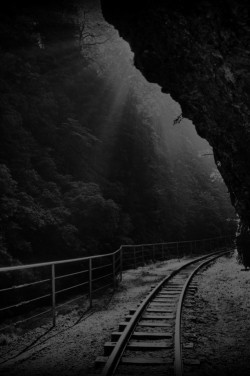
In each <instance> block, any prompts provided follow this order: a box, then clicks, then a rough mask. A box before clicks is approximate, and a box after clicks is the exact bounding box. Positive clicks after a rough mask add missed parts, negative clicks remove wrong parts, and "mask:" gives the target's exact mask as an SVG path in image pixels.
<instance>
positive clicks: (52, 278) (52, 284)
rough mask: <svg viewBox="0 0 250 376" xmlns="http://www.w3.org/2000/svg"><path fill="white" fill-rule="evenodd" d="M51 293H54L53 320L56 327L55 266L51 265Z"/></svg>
mask: <svg viewBox="0 0 250 376" xmlns="http://www.w3.org/2000/svg"><path fill="white" fill-rule="evenodd" d="M51 293H52V319H53V326H56V284H55V264H52V265H51Z"/></svg>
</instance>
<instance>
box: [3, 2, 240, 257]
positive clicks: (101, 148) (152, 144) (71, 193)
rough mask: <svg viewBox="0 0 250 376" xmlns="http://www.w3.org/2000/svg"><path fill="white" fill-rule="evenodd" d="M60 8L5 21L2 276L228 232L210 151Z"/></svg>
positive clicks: (11, 15)
mask: <svg viewBox="0 0 250 376" xmlns="http://www.w3.org/2000/svg"><path fill="white" fill-rule="evenodd" d="M59 3H60V8H59V10H58V9H56V8H55V9H52V8H51V9H50V10H49V11H48V9H42V8H39V11H38V8H37V9H36V10H34V9H28V10H23V11H20V9H18V11H17V12H15V11H14V10H13V9H10V11H9V12H7V13H5V14H3V13H2V14H1V29H0V42H1V50H0V52H1V54H0V66H1V71H0V90H1V99H0V108H1V111H0V114H1V115H0V116H1V120H0V122H1V124H0V195H1V201H0V264H6V263H11V262H16V261H15V260H20V261H22V262H31V261H34V260H45V259H50V260H51V259H55V258H65V257H77V256H80V255H87V254H93V253H102V252H107V251H112V250H114V249H115V248H116V247H118V246H119V245H120V244H121V243H132V242H136V243H138V242H160V241H164V240H165V241H169V240H176V239H187V238H202V237H210V236H217V235H221V234H224V233H225V232H228V231H230V230H231V229H232V228H233V225H232V223H231V222H227V221H226V219H227V218H230V217H232V216H233V211H232V208H231V206H230V203H229V200H228V197H227V192H226V189H225V186H224V184H223V183H222V181H221V179H220V178H218V177H217V174H216V171H214V168H215V167H214V164H213V161H212V160H211V159H210V158H209V157H208V158H203V157H200V155H198V152H199V151H201V150H202V149H203V150H204V143H203V141H197V140H196V141H195V142H194V141H193V139H192V136H191V133H192V132H191V131H190V130H188V123H187V122H186V123H185V121H184V122H183V123H181V124H179V125H178V124H177V125H175V127H173V126H172V124H173V120H174V117H173V119H172V120H171V115H169V113H168V112H169V111H170V110H169V109H168V108H167V104H166V102H165V101H166V100H165V99H164V97H163V95H162V94H160V92H157V93H155V96H156V97H155V98H156V99H155V102H157V106H155V107H156V108H154V106H153V105H152V101H153V99H152V98H153V94H154V93H153V91H154V90H153V89H152V93H151V94H150V93H149V91H148V90H150V89H148V86H147V85H146V84H145V85H144V86H143V90H141V89H140V87H139V86H140V85H139V83H140V82H141V81H140V80H142V78H141V77H140V75H139V74H138V76H136V74H137V73H136V72H135V71H133V74H132V76H133V77H132V79H128V77H129V75H131V72H132V67H130V68H129V65H128V64H129V63H128V62H126V64H127V65H126V66H125V68H126V69H127V70H128V71H127V72H126V74H125V73H124V71H123V70H122V69H123V68H124V64H123V63H122V62H124V55H122V54H121V53H120V50H119V48H120V49H122V47H121V46H120V47H119V48H118V49H117V48H114V49H113V50H112V49H111V50H110V44H109V45H108V46H107V47H105V46H103V43H104V44H105V42H103V43H102V42H101V43H100V46H102V48H106V50H105V58H103V60H102V61H101V62H100V61H99V60H100V56H101V55H102V53H103V50H100V49H97V48H96V49H95V48H92V47H91V46H89V45H91V43H87V42H86V43H85V44H84V42H85V41H82V40H81V37H82V36H80V37H79V28H80V27H81V23H80V22H79V21H77V22H76V18H75V16H74V13H73V12H74V10H72V9H70V10H69V9H67V8H66V7H65V6H63V2H59ZM83 22H85V20H84V21H83ZM77 33H78V34H77ZM91 38H92V39H91V41H93V37H91ZM79 42H81V43H79ZM93 45H94V46H95V41H94V43H93ZM97 46H99V42H98V41H97V42H96V47H97ZM98 48H99V47H98ZM109 50H110V51H109ZM118 52H119V53H118ZM108 53H110V55H108ZM107 56H110V57H107ZM115 57H116V58H115ZM98 59H99V60H98ZM97 62H99V64H97ZM111 62H112V63H111ZM114 66H117V67H118V68H116V70H115V69H114ZM119 67H120V68H119ZM129 69H131V70H129ZM111 72H112V74H111ZM118 81H119V82H120V83H122V90H120V91H118V86H119V85H117V82H118ZM132 81H133V84H132ZM120 86H121V85H120ZM146 96H150V101H151V102H150V103H149V102H148V101H147V100H146ZM114 103H115V104H116V105H115V106H114ZM189 126H190V125H189ZM178 127H179V129H180V130H178V131H177V132H176V131H175V130H176V128H178Z"/></svg>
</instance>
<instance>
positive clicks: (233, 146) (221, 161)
mask: <svg viewBox="0 0 250 376" xmlns="http://www.w3.org/2000/svg"><path fill="white" fill-rule="evenodd" d="M101 2H102V9H103V14H104V17H105V18H106V20H107V21H108V22H110V23H111V24H113V25H114V26H115V27H116V28H117V29H118V30H119V33H120V35H121V36H122V37H123V38H124V39H126V40H127V41H128V42H129V43H130V45H131V49H132V50H133V52H134V53H135V58H134V62H135V65H136V67H137V68H138V69H140V70H141V72H142V73H143V74H144V76H145V77H146V78H147V80H148V81H150V82H155V83H158V84H159V85H160V86H161V87H162V90H163V92H166V93H170V94H171V96H172V97H173V99H175V100H176V101H177V102H179V103H180V105H181V107H182V111H183V116H184V117H187V118H189V119H191V120H192V121H193V123H194V124H195V126H196V129H197V132H198V134H199V135H200V136H202V137H204V138H206V139H207V140H208V142H209V143H210V144H211V146H212V147H213V150H214V158H215V161H216V164H217V166H218V169H219V171H220V172H221V175H222V176H223V178H224V180H225V183H226V185H227V187H228V189H229V192H230V196H231V201H232V204H233V205H234V206H235V208H236V211H237V213H238V214H239V216H240V219H241V225H240V226H241V228H240V230H241V236H240V237H239V239H241V240H242V241H246V239H247V237H248V232H249V227H250V126H249V114H250V16H249V5H248V1H243V0H242V1H240V0H235V1H234V0H216V1H215V0H204V1H203V0H183V1H181V0H158V1H157V0H145V1H144V2H143V5H142V4H140V6H139V4H138V3H139V2H137V1H135V0H134V1H131V0H119V1H117V0H102V1H101ZM243 234H244V236H243Z"/></svg>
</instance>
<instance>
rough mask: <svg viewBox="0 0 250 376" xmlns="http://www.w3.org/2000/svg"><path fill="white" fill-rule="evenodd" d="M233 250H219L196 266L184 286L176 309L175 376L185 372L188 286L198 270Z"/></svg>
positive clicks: (180, 375)
mask: <svg viewBox="0 0 250 376" xmlns="http://www.w3.org/2000/svg"><path fill="white" fill-rule="evenodd" d="M231 252H232V250H231V251H219V252H217V255H209V256H208V257H209V259H208V260H205V261H204V262H203V263H201V264H200V265H198V266H197V268H195V269H194V270H193V271H192V272H191V274H190V276H189V277H188V279H187V280H186V282H185V285H184V286H183V288H182V291H181V295H180V298H179V301H178V305H177V311H176V319H175V337H174V371H175V376H182V374H183V360H182V344H181V314H182V308H183V303H184V299H185V296H186V293H187V290H188V286H189V285H190V283H191V281H192V279H193V278H194V276H195V275H196V274H197V272H198V271H199V270H200V269H201V268H202V267H203V266H205V265H206V264H209V263H210V262H211V261H213V260H215V259H216V258H218V257H221V256H223V255H225V254H227V253H231Z"/></svg>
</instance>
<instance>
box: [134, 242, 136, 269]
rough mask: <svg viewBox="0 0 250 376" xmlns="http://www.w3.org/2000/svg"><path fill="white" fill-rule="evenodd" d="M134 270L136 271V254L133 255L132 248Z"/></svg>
mask: <svg viewBox="0 0 250 376" xmlns="http://www.w3.org/2000/svg"><path fill="white" fill-rule="evenodd" d="M134 269H136V254H135V247H134Z"/></svg>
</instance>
